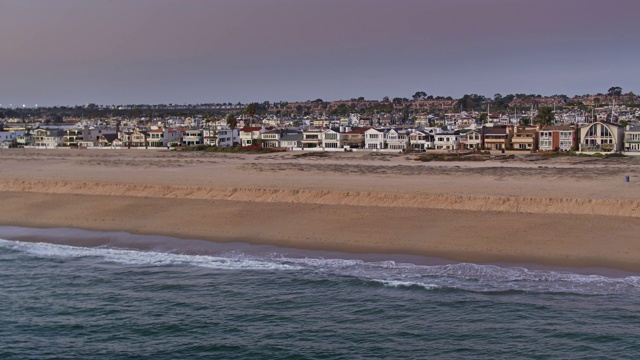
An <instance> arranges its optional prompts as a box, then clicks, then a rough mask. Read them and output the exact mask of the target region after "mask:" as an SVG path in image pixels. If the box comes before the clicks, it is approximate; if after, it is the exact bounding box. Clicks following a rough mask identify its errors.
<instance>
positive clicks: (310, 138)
mask: <svg viewBox="0 0 640 360" xmlns="http://www.w3.org/2000/svg"><path fill="white" fill-rule="evenodd" d="M324 133H325V131H324V130H321V129H309V130H304V131H303V132H302V147H303V148H319V147H321V146H322V140H323V139H324Z"/></svg>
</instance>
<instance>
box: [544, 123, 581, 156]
mask: <svg viewBox="0 0 640 360" xmlns="http://www.w3.org/2000/svg"><path fill="white" fill-rule="evenodd" d="M572 148H573V149H577V148H578V132H577V130H576V128H575V127H572V126H569V125H550V126H543V127H541V128H540V131H539V132H538V150H540V151H570V150H572Z"/></svg>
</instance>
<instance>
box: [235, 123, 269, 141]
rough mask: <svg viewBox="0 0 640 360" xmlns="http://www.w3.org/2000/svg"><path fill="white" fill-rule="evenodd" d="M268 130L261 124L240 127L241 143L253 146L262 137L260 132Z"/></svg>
mask: <svg viewBox="0 0 640 360" xmlns="http://www.w3.org/2000/svg"><path fill="white" fill-rule="evenodd" d="M263 131H266V129H265V128H263V127H261V126H245V127H243V128H241V129H240V145H242V146H251V145H254V143H257V141H258V139H260V133H262V132H263Z"/></svg>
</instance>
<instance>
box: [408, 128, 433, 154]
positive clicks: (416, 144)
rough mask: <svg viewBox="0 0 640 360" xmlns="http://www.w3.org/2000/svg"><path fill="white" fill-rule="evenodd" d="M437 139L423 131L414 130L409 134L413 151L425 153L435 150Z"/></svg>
mask: <svg viewBox="0 0 640 360" xmlns="http://www.w3.org/2000/svg"><path fill="white" fill-rule="evenodd" d="M434 141H435V138H434V136H433V134H431V133H428V132H426V131H423V130H417V129H416V130H413V131H412V132H411V133H410V134H409V146H410V147H411V150H413V151H425V150H427V149H433V148H434V146H435V145H434Z"/></svg>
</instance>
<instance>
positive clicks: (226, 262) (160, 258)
mask: <svg viewBox="0 0 640 360" xmlns="http://www.w3.org/2000/svg"><path fill="white" fill-rule="evenodd" d="M0 246H1V247H5V248H10V249H13V250H17V251H22V252H24V253H27V254H31V255H34V256H39V257H61V258H82V257H96V258H99V259H102V260H104V261H108V262H115V263H119V264H127V265H152V266H166V265H193V266H200V267H207V268H213V269H221V270H233V269H248V270H298V269H300V268H299V267H297V266H293V265H287V264H280V263H276V262H273V261H270V260H268V259H259V258H252V257H248V256H244V255H242V254H233V253H230V254H226V255H221V256H211V255H185V254H174V253H166V252H155V251H139V250H128V249H113V248H105V247H95V248H84V247H77V246H69V245H57V244H49V243H30V242H20V241H10V240H1V239H0Z"/></svg>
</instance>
